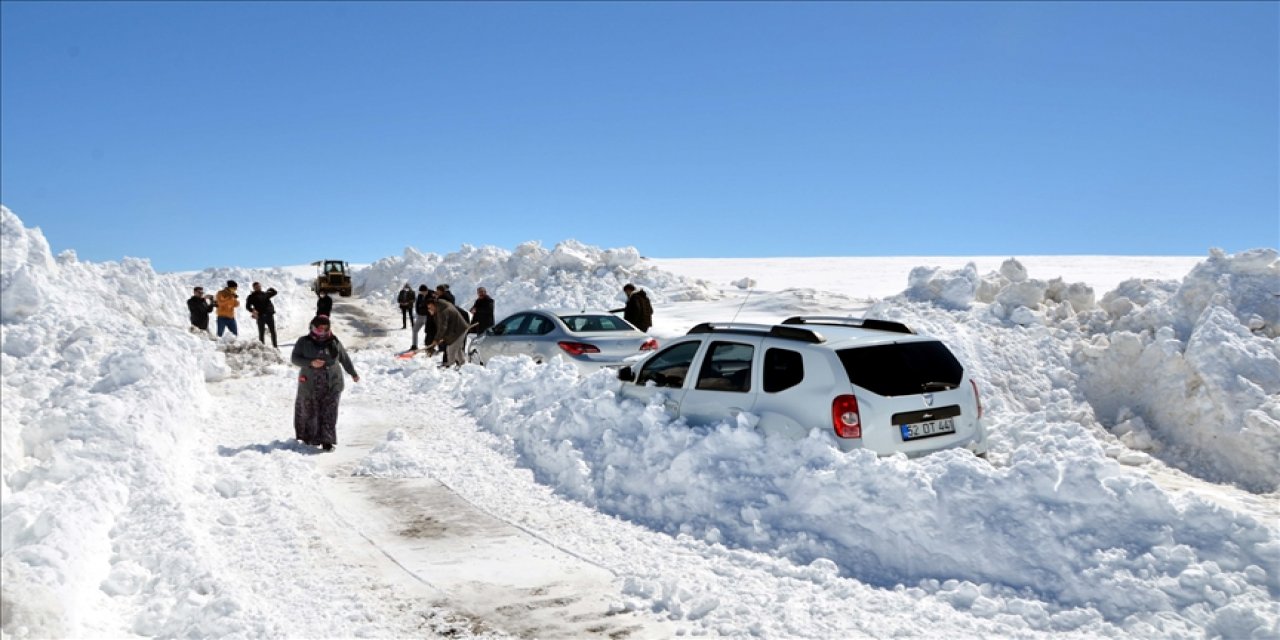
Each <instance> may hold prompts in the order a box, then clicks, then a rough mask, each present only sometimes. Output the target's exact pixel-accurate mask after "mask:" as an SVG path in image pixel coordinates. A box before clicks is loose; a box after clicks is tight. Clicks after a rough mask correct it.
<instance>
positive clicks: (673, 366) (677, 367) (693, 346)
mask: <svg viewBox="0 0 1280 640" xmlns="http://www.w3.org/2000/svg"><path fill="white" fill-rule="evenodd" d="M701 346H702V343H701V342H698V341H697V340H694V341H691V342H681V343H680V344H677V345H673V346H671V347H668V348H667V349H666V350H665V351H661V352H659V353H658V355H656V356H654V357H653V358H652V359H651V360H649V362H647V363H645V365H644V368H643V369H641V370H640V374H639V375H637V376H636V384H639V385H643V384H645V383H646V382H649V381H650V380H652V381H653V383H654V384H656V385H658V386H659V387H674V388H677V389H678V388H680V387H683V386H684V378H685V376H687V375H689V367H690V366H692V365H693V356H694V355H697V353H698V347H701Z"/></svg>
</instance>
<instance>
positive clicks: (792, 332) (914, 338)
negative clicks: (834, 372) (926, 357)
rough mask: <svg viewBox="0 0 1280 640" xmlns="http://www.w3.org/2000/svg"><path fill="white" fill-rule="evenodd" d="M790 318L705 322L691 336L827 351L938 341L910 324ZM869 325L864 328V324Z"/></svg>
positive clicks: (691, 331) (690, 333)
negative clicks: (786, 343)
mask: <svg viewBox="0 0 1280 640" xmlns="http://www.w3.org/2000/svg"><path fill="white" fill-rule="evenodd" d="M805 320H806V319H802V318H799V317H796V318H788V319H787V320H786V321H784V322H782V323H780V324H752V323H737V322H704V323H702V324H699V325H696V326H694V327H693V328H692V329H690V330H689V333H688V335H690V336H693V335H708V334H710V335H719V336H732V335H743V336H746V335H749V336H755V337H765V338H769V339H773V340H785V341H791V342H795V343H796V344H797V346H799V345H804V344H809V345H813V346H816V347H819V348H823V349H831V350H840V349H848V348H855V347H866V346H872V345H878V344H894V343H899V342H933V341H936V340H937V338H933V337H930V336H922V335H918V334H916V333H915V332H914V331H912V330H911V329H910V328H908V327H907V326H906V325H903V324H900V323H896V322H884V321H877V320H869V321H867V320H853V319H845V318H818V317H813V318H808V319H807V320H808V321H807V322H806V321H805ZM864 322H865V323H866V324H867V325H868V326H861V324H862V323H864Z"/></svg>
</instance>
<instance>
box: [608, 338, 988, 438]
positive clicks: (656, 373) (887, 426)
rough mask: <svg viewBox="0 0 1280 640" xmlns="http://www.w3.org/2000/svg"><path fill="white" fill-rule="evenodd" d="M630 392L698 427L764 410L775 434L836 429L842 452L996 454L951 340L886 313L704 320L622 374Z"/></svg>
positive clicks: (763, 421) (974, 387)
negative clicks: (656, 400)
mask: <svg viewBox="0 0 1280 640" xmlns="http://www.w3.org/2000/svg"><path fill="white" fill-rule="evenodd" d="M618 378H619V379H620V380H622V381H623V384H622V388H621V395H622V396H623V397H627V398H632V399H635V400H639V401H641V402H646V403H647V402H648V401H649V400H650V399H652V398H653V397H654V396H656V395H662V396H663V399H664V402H665V404H666V408H667V411H668V412H670V413H671V414H673V415H675V416H681V417H684V418H685V419H686V420H687V421H689V422H690V423H714V422H720V421H726V420H728V421H731V420H733V419H735V418H736V417H737V416H738V415H739V414H753V415H755V416H758V417H759V423H758V425H757V427H758V428H759V429H761V430H762V431H764V432H765V433H781V434H785V435H788V436H790V437H794V438H803V437H805V436H807V435H808V434H809V432H810V431H811V430H812V429H815V428H816V429H820V430H822V431H823V432H824V433H827V434H830V435H831V437H832V438H833V439H834V442H835V444H836V446H838V447H839V448H840V449H841V450H844V451H850V450H853V449H859V448H862V449H870V450H872V451H875V452H876V453H879V454H881V455H889V454H893V453H899V452H901V453H905V454H907V455H908V456H917V455H923V454H926V453H931V452H934V451H938V450H940V449H949V448H952V447H966V448H968V449H969V450H971V451H973V452H974V453H976V454H978V455H985V454H986V452H987V432H986V428H985V427H984V426H983V423H982V402H981V400H980V399H979V396H978V384H977V383H976V382H974V381H973V379H972V378H970V377H969V375H968V374H967V373H966V372H965V370H964V367H963V366H962V365H961V364H960V362H959V361H957V360H956V358H955V356H954V355H952V354H951V351H950V350H949V349H947V347H946V345H943V344H942V343H941V342H939V341H938V340H936V339H934V338H929V337H926V336H920V335H916V333H915V332H914V331H912V330H911V329H910V328H908V327H907V326H906V325H903V324H901V323H897V322H889V321H885V320H871V319H867V320H856V319H851V318H834V317H825V316H797V317H793V318H788V319H786V320H784V321H783V322H782V324H779V325H760V324H744V323H710V322H707V323H703V324H700V325H698V326H696V327H694V328H692V329H690V330H689V333H688V334H687V335H685V336H684V337H683V338H678V339H676V340H673V341H672V342H671V344H669V345H668V346H667V347H666V348H664V349H662V350H661V351H657V352H655V353H654V354H653V355H651V356H649V357H648V358H646V359H645V360H643V361H641V362H639V363H637V364H636V365H635V366H633V367H625V368H623V369H621V370H619V372H618Z"/></svg>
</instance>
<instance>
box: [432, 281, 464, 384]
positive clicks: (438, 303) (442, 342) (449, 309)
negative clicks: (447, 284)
mask: <svg viewBox="0 0 1280 640" xmlns="http://www.w3.org/2000/svg"><path fill="white" fill-rule="evenodd" d="M427 311H428V313H430V314H431V316H432V317H433V318H435V319H436V335H435V342H432V343H431V348H432V349H443V350H444V352H445V358H446V360H445V361H446V362H447V363H448V364H450V365H452V366H455V367H461V366H462V363H463V362H465V356H464V355H463V353H462V352H463V347H464V346H465V344H466V340H467V321H466V319H465V318H463V317H462V312H460V311H458V308H457V307H455V306H453V305H451V304H449V303H448V302H446V301H445V300H441V299H439V298H437V299H435V300H432V301H431V302H429V303H427ZM442 366H443V365H442Z"/></svg>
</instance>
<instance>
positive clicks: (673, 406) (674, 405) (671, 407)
mask: <svg viewBox="0 0 1280 640" xmlns="http://www.w3.org/2000/svg"><path fill="white" fill-rule="evenodd" d="M662 404H663V406H665V407H666V408H667V411H670V412H671V413H679V412H680V403H679V402H676V401H674V400H667V401H666V402H664V403H662Z"/></svg>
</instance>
